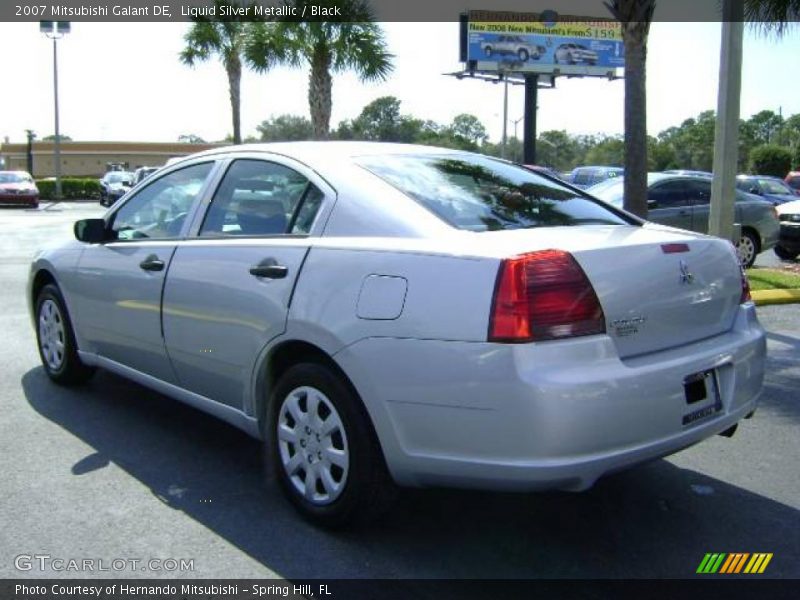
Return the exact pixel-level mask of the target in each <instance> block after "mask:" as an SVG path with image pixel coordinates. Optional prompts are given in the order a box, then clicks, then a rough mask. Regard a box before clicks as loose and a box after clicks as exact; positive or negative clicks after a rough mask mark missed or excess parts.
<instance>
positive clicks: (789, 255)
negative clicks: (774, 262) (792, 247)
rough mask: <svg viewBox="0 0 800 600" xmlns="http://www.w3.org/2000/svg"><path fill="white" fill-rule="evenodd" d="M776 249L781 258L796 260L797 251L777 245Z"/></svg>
mask: <svg viewBox="0 0 800 600" xmlns="http://www.w3.org/2000/svg"><path fill="white" fill-rule="evenodd" d="M774 251H775V255H776V256H777V257H778V258H780V259H781V260H794V259H796V258H797V256H798V253H797V252H790V251H789V250H787V249H786V248H784V247H783V246H775V248H774Z"/></svg>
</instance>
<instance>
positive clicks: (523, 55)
mask: <svg viewBox="0 0 800 600" xmlns="http://www.w3.org/2000/svg"><path fill="white" fill-rule="evenodd" d="M517 57H518V58H519V59H520V60H521V61H522V62H528V59H529V58H530V57H531V55H530V54H529V53H528V51H527V50H525V48H520V49H519V52H517Z"/></svg>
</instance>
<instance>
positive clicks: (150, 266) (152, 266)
mask: <svg viewBox="0 0 800 600" xmlns="http://www.w3.org/2000/svg"><path fill="white" fill-rule="evenodd" d="M139 268H140V269H143V270H145V271H162V270H163V269H164V261H163V260H161V259H160V258H158V257H157V256H156V255H155V254H151V255H150V256H148V257H147V258H145V259H144V260H143V261H142V262H140V263H139Z"/></svg>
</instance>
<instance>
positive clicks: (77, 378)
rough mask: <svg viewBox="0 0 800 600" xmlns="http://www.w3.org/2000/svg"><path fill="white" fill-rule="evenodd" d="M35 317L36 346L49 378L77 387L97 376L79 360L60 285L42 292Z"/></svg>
mask: <svg viewBox="0 0 800 600" xmlns="http://www.w3.org/2000/svg"><path fill="white" fill-rule="evenodd" d="M45 312H46V313H47V314H43V313H45ZM35 314H36V345H37V346H38V349H39V358H41V360H42V366H43V367H44V371H45V373H47V376H48V377H49V378H50V379H52V380H53V381H54V382H56V383H58V384H60V385H77V384H80V383H84V382H85V381H87V380H88V379H89V378H90V377H91V376H92V375H94V371H95V370H94V368H92V367H88V366H87V365H85V364H84V363H83V362H82V361H81V359H80V357H79V356H78V345H77V344H76V343H75V333H74V331H73V329H72V322H71V321H70V318H69V313H68V312H67V308H66V305H65V304H64V298H63V297H62V295H61V290H59V289H58V287H57V286H56V285H54V284H52V283H49V284H47V285H46V286H44V287H43V288H42V290H41V291H40V292H39V295H38V296H37V297H36V313H35ZM47 322H50V323H52V326H48V325H47ZM58 324H60V330H59V327H58ZM56 339H58V340H60V342H61V344H62V346H61V351H60V360H59V359H58V356H59V353H58V352H57V351H55V350H52V348H53V343H54V342H55V340H56ZM48 349H50V350H48ZM52 352H55V354H53V353H52Z"/></svg>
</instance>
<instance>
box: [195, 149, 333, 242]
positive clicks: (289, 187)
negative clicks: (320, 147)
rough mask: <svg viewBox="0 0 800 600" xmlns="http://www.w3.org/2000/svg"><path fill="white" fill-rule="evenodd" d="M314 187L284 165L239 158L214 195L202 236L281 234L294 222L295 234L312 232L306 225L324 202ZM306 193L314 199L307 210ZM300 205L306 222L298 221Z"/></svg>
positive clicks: (311, 220) (288, 229)
mask: <svg viewBox="0 0 800 600" xmlns="http://www.w3.org/2000/svg"><path fill="white" fill-rule="evenodd" d="M310 188H313V186H312V185H311V184H310V183H309V181H308V179H306V178H305V177H304V176H303V175H301V174H300V173H298V172H296V171H294V170H292V169H290V168H288V167H285V166H283V165H279V164H277V163H273V162H268V161H265V160H251V159H240V160H236V161H234V162H233V164H231V166H230V167H229V168H228V171H227V173H225V177H224V178H223V179H222V182H221V183H220V185H219V187H218V188H217V191H216V193H215V194H214V198H213V199H212V201H211V206H210V207H209V209H208V213H207V214H206V217H205V220H204V221H203V226H202V227H201V229H200V235H202V236H219V235H224V236H261V235H281V234H285V233H289V232H290V225H292V227H291V233H308V231H306V230H305V228H309V227H310V223H312V222H313V219H314V217H315V216H316V212H317V209H318V208H319V203H320V202H319V199H318V195H319V194H318V193H317V192H314V193H311V194H309V190H310ZM313 189H315V188H313ZM306 196H310V198H309V200H310V201H309V204H308V205H307V206H306V210H305V211H303V210H302V208H303V206H304V204H305V203H304V199H305V198H306ZM298 208H300V209H301V211H300V212H301V213H302V215H301V216H302V221H303V222H302V223H299V224H296V221H297V219H296V218H295V217H294V215H295V213H296V212H297V211H298ZM309 211H310V212H309ZM293 219H294V222H293ZM295 224H296V225H297V226H293V225H295Z"/></svg>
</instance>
